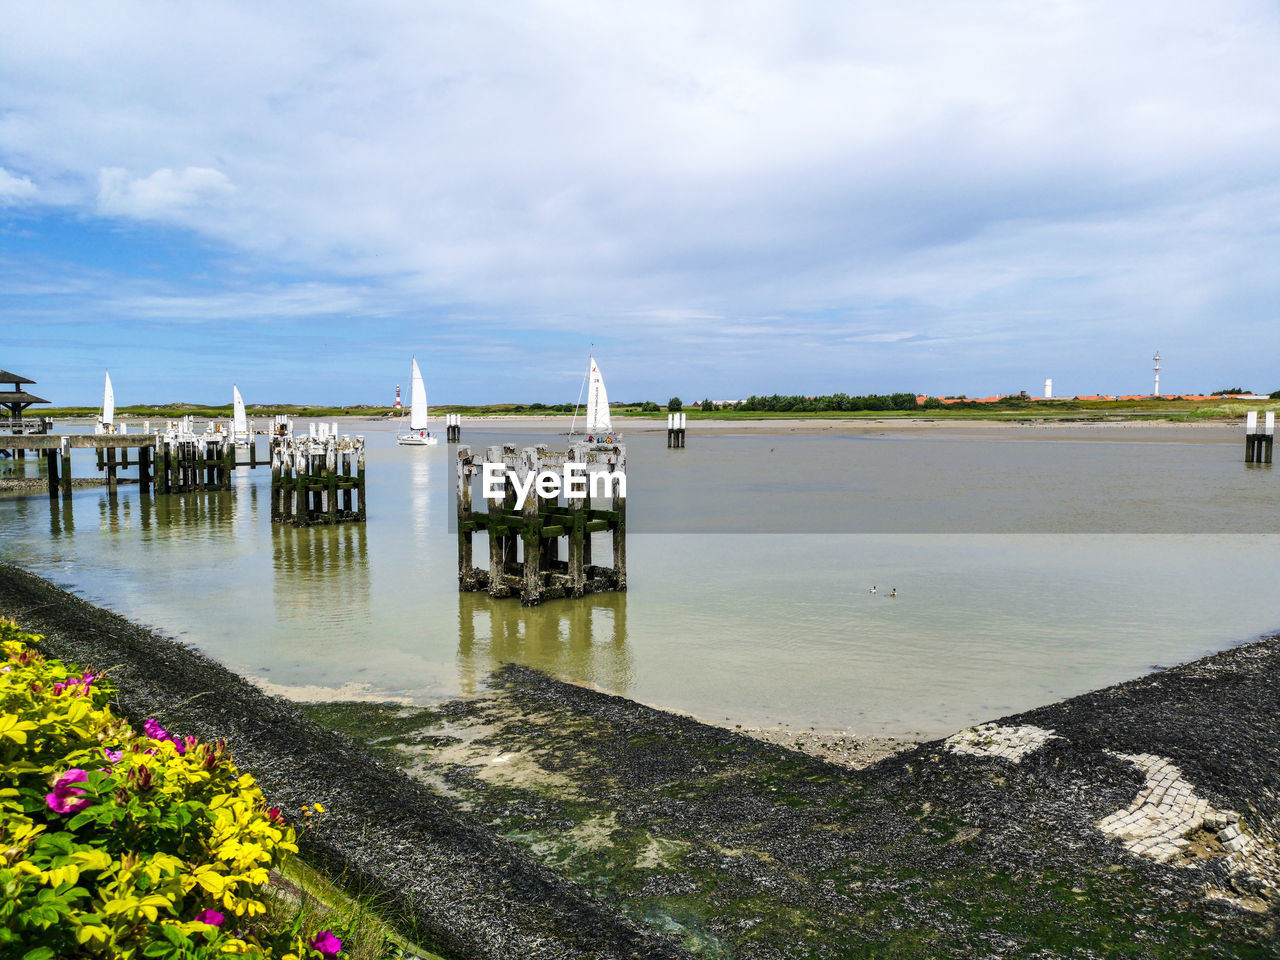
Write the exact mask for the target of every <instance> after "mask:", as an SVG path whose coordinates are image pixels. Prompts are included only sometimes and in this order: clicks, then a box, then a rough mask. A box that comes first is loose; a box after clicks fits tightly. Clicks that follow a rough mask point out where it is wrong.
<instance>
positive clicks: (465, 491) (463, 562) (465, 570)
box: [454, 447, 475, 591]
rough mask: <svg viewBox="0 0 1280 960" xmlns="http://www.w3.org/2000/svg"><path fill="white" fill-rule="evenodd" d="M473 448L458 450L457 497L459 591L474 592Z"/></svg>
mask: <svg viewBox="0 0 1280 960" xmlns="http://www.w3.org/2000/svg"><path fill="white" fill-rule="evenodd" d="M470 466H471V448H470V447H459V448H458V462H457V478H456V486H455V488H454V489H455V497H456V499H457V521H458V589H459V590H463V591H465V590H474V589H475V585H474V583H473V579H474V578H473V574H472V562H473V561H472V548H473V544H472V536H473V534H474V532H475V526H474V524H473V521H472V519H471V513H472V511H471V474H470V472H469V470H468V468H469V467H470Z"/></svg>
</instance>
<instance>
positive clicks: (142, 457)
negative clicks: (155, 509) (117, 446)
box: [138, 446, 152, 497]
mask: <svg viewBox="0 0 1280 960" xmlns="http://www.w3.org/2000/svg"><path fill="white" fill-rule="evenodd" d="M151 449H152V448H151V447H148V446H141V447H139V448H138V493H139V495H141V496H144V497H149V496H150V495H151Z"/></svg>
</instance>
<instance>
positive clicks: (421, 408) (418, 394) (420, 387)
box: [409, 357, 427, 430]
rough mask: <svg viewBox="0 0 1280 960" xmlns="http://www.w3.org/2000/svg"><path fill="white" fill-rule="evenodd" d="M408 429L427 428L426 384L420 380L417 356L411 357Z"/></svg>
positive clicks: (420, 372) (420, 373)
mask: <svg viewBox="0 0 1280 960" xmlns="http://www.w3.org/2000/svg"><path fill="white" fill-rule="evenodd" d="M409 429H411V430H425V429H427V385H426V384H425V383H423V382H422V371H421V370H419V369H418V359H417V357H414V358H413V387H412V388H411V389H410V391H409Z"/></svg>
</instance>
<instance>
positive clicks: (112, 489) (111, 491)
mask: <svg viewBox="0 0 1280 960" xmlns="http://www.w3.org/2000/svg"><path fill="white" fill-rule="evenodd" d="M118 483H119V481H118V480H117V479H116V448H115V447H107V497H108V498H110V499H114V498H115V496H116V494H117V492H118V490H117V487H118Z"/></svg>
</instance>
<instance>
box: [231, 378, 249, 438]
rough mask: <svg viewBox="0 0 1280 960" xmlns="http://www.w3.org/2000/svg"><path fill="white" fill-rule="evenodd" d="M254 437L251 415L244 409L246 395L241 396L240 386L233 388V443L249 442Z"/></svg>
mask: <svg viewBox="0 0 1280 960" xmlns="http://www.w3.org/2000/svg"><path fill="white" fill-rule="evenodd" d="M250 439H252V435H251V434H250V433H249V417H248V415H247V414H246V413H245V411H244V397H242V396H240V388H239V387H236V386H232V388H231V440H232V442H233V443H247V442H248V441H249V440H250Z"/></svg>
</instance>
